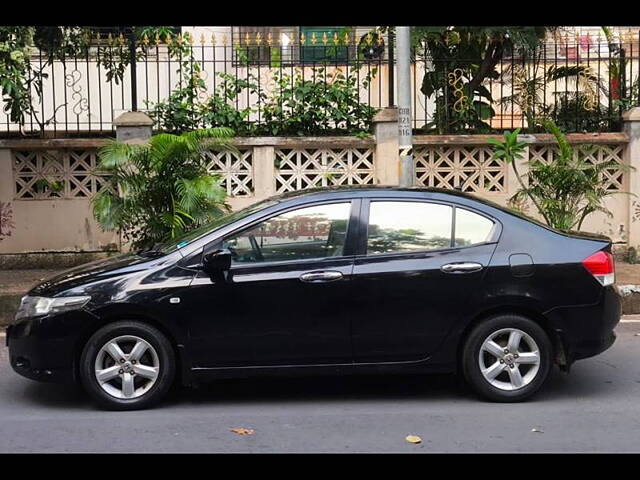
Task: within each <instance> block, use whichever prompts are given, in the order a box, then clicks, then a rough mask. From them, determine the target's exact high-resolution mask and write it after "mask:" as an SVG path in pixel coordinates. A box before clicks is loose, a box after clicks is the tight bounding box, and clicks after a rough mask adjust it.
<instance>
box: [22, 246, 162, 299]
mask: <svg viewBox="0 0 640 480" xmlns="http://www.w3.org/2000/svg"><path fill="white" fill-rule="evenodd" d="M154 260H155V259H150V258H146V257H142V256H140V255H136V254H133V253H130V254H124V255H118V256H116V257H111V258H108V259H104V260H96V261H94V262H90V263H85V264H83V265H80V266H77V267H74V268H71V269H69V270H65V271H63V272H61V273H58V274H56V275H54V276H52V277H49V278H46V279H45V280H44V281H42V282H41V283H39V284H38V285H36V286H35V287H33V288H32V289H31V290H30V291H29V293H28V295H38V296H53V295H56V294H58V293H60V292H61V291H63V290H68V289H71V288H74V287H77V286H79V285H83V284H87V283H91V282H93V281H96V280H104V279H106V278H110V277H114V276H118V275H122V274H126V273H131V272H135V271H140V270H144V269H146V268H147V267H148V266H149V264H150V263H152V262H153V261H154Z"/></svg>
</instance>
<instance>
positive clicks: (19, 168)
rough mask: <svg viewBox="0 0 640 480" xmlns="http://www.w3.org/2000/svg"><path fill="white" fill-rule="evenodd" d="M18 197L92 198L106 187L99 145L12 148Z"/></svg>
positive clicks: (35, 198) (21, 198) (26, 198)
mask: <svg viewBox="0 0 640 480" xmlns="http://www.w3.org/2000/svg"><path fill="white" fill-rule="evenodd" d="M12 153H13V155H12V156H13V174H14V175H13V178H14V185H15V192H14V194H15V198H16V199H20V200H28V199H33V200H40V199H49V198H89V197H92V196H93V195H95V194H96V193H98V192H99V191H100V190H102V189H103V188H107V183H108V182H107V179H108V177H107V175H106V174H105V173H104V172H100V171H99V170H98V157H97V153H96V149H85V150H13V152H12Z"/></svg>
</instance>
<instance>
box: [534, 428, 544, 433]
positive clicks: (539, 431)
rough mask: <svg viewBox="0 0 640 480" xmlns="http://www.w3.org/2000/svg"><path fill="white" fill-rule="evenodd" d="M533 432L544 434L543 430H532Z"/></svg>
mask: <svg viewBox="0 0 640 480" xmlns="http://www.w3.org/2000/svg"><path fill="white" fill-rule="evenodd" d="M531 431H532V432H534V433H544V432H543V431H542V430H539V429H537V428H532V429H531Z"/></svg>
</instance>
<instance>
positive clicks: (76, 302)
mask: <svg viewBox="0 0 640 480" xmlns="http://www.w3.org/2000/svg"><path fill="white" fill-rule="evenodd" d="M89 300H91V297H89V296H82V297H56V298H49V297H30V296H29V295H27V296H26V297H22V301H21V302H20V307H19V308H18V311H17V313H16V320H19V319H20V318H24V317H39V316H42V315H49V314H50V313H60V312H66V311H68V310H76V309H78V308H82V307H84V306H85V305H86V304H87V302H89Z"/></svg>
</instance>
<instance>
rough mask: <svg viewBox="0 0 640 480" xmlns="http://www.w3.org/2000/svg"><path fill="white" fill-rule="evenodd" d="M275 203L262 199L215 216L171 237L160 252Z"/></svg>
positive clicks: (174, 247) (185, 243)
mask: <svg viewBox="0 0 640 480" xmlns="http://www.w3.org/2000/svg"><path fill="white" fill-rule="evenodd" d="M276 203H278V202H276V201H274V200H272V199H266V200H263V201H262V202H258V203H255V204H253V205H249V206H248V207H246V208H243V209H242V210H239V211H237V212H233V213H229V214H228V215H223V216H222V217H220V218H217V219H215V220H214V221H212V222H210V223H207V224H204V225H201V226H200V227H198V228H196V229H194V230H191V231H190V232H188V233H185V234H184V235H182V236H180V237H177V238H175V239H172V240H171V241H169V242H167V243H165V244H164V245H162V246H161V247H160V248H159V249H160V251H162V253H165V254H166V253H171V252H173V251H175V250H176V249H178V248H183V247H185V246H187V245H189V244H190V243H192V242H194V241H196V240H198V239H199V238H200V237H202V236H204V235H207V234H209V233H211V232H213V231H214V230H216V229H218V228H221V227H224V226H226V225H229V224H231V223H233V222H235V221H237V220H240V219H242V218H244V217H247V216H249V215H251V214H252V213H255V212H257V211H259V210H262V209H265V208H268V207H270V206H272V205H275V204H276Z"/></svg>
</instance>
